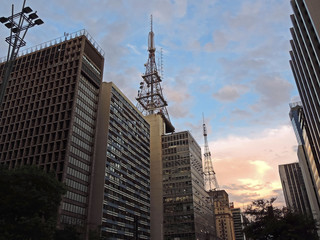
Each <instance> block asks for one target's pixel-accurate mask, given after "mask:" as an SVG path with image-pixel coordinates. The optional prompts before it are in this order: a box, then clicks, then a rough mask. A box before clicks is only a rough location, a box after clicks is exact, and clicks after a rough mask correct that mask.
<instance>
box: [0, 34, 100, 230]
mask: <svg viewBox="0 0 320 240" xmlns="http://www.w3.org/2000/svg"><path fill="white" fill-rule="evenodd" d="M86 36H88V33H87V32H85V31H84V30H82V31H81V32H77V33H74V34H71V35H70V36H69V37H68V39H66V38H65V39H63V40H61V39H60V40H59V39H56V40H54V41H51V42H48V43H46V44H45V46H43V45H41V46H38V48H37V49H39V48H40V50H35V51H31V52H30V53H24V54H23V55H22V56H20V57H18V58H17V60H16V64H15V67H14V69H13V72H12V74H11V78H10V81H9V82H8V87H7V89H6V93H5V97H4V102H3V105H2V106H1V110H0V113H1V120H0V139H1V141H0V152H1V154H0V163H1V164H3V165H8V166H9V167H10V168H15V167H19V166H23V165H37V166H39V167H40V168H42V169H43V170H44V171H47V172H49V171H54V172H55V173H56V176H57V178H58V179H59V180H60V181H62V182H64V183H65V184H66V186H67V194H66V195H65V196H64V197H63V200H62V203H61V205H60V209H59V217H60V221H59V224H58V225H60V224H61V223H62V224H64V223H66V224H76V225H78V226H81V228H82V229H86V226H87V219H88V216H89V214H90V208H89V205H90V200H89V199H90V193H91V187H92V185H91V183H92V182H91V179H92V176H91V175H92V169H93V168H92V164H93V162H94V149H95V137H96V119H97V108H98V94H99V89H100V85H101V82H102V72H103V65H104V57H103V55H102V53H101V51H99V49H97V48H96V47H95V46H97V45H96V43H94V42H93V40H92V39H91V38H90V39H91V40H90V41H89V40H88V38H87V37H86ZM47 45H49V47H47ZM4 65H5V64H4V63H2V64H0V73H1V76H2V73H3V70H4Z"/></svg>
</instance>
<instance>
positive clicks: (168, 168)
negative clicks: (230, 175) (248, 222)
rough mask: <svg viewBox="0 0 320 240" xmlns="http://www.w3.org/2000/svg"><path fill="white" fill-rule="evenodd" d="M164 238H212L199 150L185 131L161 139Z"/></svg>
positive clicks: (208, 200)
mask: <svg viewBox="0 0 320 240" xmlns="http://www.w3.org/2000/svg"><path fill="white" fill-rule="evenodd" d="M162 160H163V161H162V164H163V168H162V171H163V209H164V226H163V231H164V239H199V240H201V239H203V240H205V239H213V237H214V227H213V215H212V208H211V202H210V199H209V195H208V194H207V192H206V191H205V189H204V178H203V175H202V173H203V168H202V158H201V148H200V146H199V145H198V144H197V142H196V141H195V139H194V138H193V137H192V135H191V134H190V133H189V132H188V131H183V132H178V133H172V134H167V135H163V136H162Z"/></svg>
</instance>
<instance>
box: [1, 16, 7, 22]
mask: <svg viewBox="0 0 320 240" xmlns="http://www.w3.org/2000/svg"><path fill="white" fill-rule="evenodd" d="M7 21H8V18H7V17H0V22H1V23H5V22H7Z"/></svg>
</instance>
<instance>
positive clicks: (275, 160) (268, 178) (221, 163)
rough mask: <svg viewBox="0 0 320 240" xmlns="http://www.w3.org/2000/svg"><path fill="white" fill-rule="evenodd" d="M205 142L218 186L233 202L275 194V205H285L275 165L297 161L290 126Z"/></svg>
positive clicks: (242, 203) (237, 203) (237, 202)
mask: <svg viewBox="0 0 320 240" xmlns="http://www.w3.org/2000/svg"><path fill="white" fill-rule="evenodd" d="M209 145H210V150H211V153H212V156H213V166H214V169H215V172H216V177H217V180H218V182H219V185H220V188H221V189H225V190H226V191H227V192H228V193H229V198H230V201H233V202H235V205H238V207H242V206H243V205H246V204H249V203H250V202H251V201H252V200H256V199H259V198H270V197H278V201H277V202H278V205H280V206H283V205H285V203H284V202H283V196H282V190H281V183H280V178H279V174H278V165H279V164H284V163H290V162H296V161H298V159H297V155H296V152H295V151H294V149H295V148H294V146H295V145H297V142H296V138H295V135H294V132H293V130H292V127H291V126H287V125H285V126H280V127H278V128H276V129H266V130H264V131H261V133H260V134H258V135H256V136H250V137H249V136H248V137H242V136H228V137H226V138H224V139H221V140H218V141H214V142H210V143H209Z"/></svg>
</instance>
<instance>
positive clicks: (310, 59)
mask: <svg viewBox="0 0 320 240" xmlns="http://www.w3.org/2000/svg"><path fill="white" fill-rule="evenodd" d="M291 5H292V9H293V14H292V15H291V21H292V24H293V27H292V28H291V29H290V31H291V35H292V40H291V41H290V43H291V47H292V50H291V51H290V56H291V60H290V65H291V68H292V72H293V75H294V79H295V81H296V84H297V88H298V91H299V95H300V98H301V101H302V105H303V111H304V115H305V121H306V124H307V126H308V129H309V133H310V138H309V142H310V144H311V145H313V146H314V148H313V151H314V152H313V155H314V156H313V157H314V166H312V172H313V175H314V177H313V178H314V179H315V181H316V185H317V191H318V192H319V172H320V163H319V159H320V101H319V99H320V98H319V97H320V17H319V10H320V2H319V1H318V0H292V1H291Z"/></svg>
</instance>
